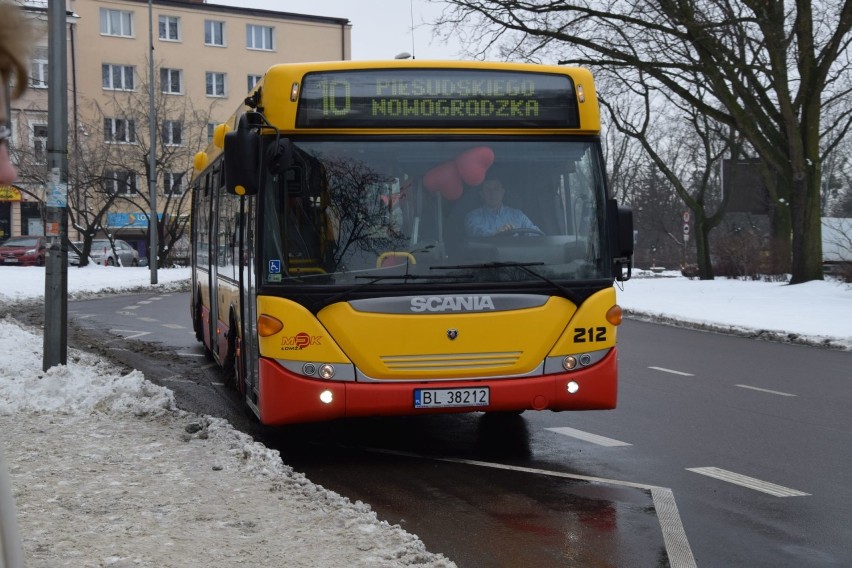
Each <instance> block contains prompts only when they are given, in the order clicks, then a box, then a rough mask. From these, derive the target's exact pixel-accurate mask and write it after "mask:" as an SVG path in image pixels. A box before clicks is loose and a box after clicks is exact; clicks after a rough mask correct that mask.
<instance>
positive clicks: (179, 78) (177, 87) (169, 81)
mask: <svg viewBox="0 0 852 568" xmlns="http://www.w3.org/2000/svg"><path fill="white" fill-rule="evenodd" d="M160 88H162V90H163V92H164V93H168V94H171V95H180V94H183V71H181V70H180V69H167V68H165V67H161V68H160Z"/></svg>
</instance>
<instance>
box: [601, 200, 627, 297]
mask: <svg viewBox="0 0 852 568" xmlns="http://www.w3.org/2000/svg"><path fill="white" fill-rule="evenodd" d="M606 206H607V218H608V220H609V226H610V235H609V237H610V238H609V242H610V257H611V258H612V271H613V277H614V278H615V279H616V280H618V281H620V282H623V281H625V280H630V276H631V270H632V267H633V210H632V209H630V207H627V206H623V205H622V206H620V207H619V205H618V203H617V202H616V201H615V199H608V200H607V202H606Z"/></svg>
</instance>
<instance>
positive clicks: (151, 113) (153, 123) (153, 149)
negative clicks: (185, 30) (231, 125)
mask: <svg viewBox="0 0 852 568" xmlns="http://www.w3.org/2000/svg"><path fill="white" fill-rule="evenodd" d="M148 55H149V57H150V60H149V62H148V63H149V65H148V124H149V130H148V135H149V137H150V139H151V141H150V143H149V149H148V192H149V194H150V196H149V199H150V201H151V212H150V214H149V215H148V236H149V241H150V244H149V246H148V248H149V250H148V268H149V269H150V270H151V284H156V283H157V265H158V264H159V259H158V257H159V255H158V254H157V252H158V249H159V248H160V244H159V240H158V239H159V230H160V229H159V227H160V224H159V219H158V218H157V111H156V109H155V108H154V10H153V3H152V0H148Z"/></svg>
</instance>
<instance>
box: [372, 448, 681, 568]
mask: <svg viewBox="0 0 852 568" xmlns="http://www.w3.org/2000/svg"><path fill="white" fill-rule="evenodd" d="M363 449H365V450H368V451H371V452H376V453H380V454H389V455H395V456H406V457H411V458H419V459H432V460H436V461H444V462H450V463H460V464H466V465H472V466H477V467H489V468H492V469H503V470H508V471H517V472H521V473H533V474H538V475H547V476H550V477H560V478H563V479H575V480H579V481H588V482H590V483H604V484H609V485H616V486H620V487H634V488H636V489H644V490H646V491H650V493H651V498H652V499H653V501H654V510H655V511H656V512H657V518H658V519H659V521H660V528H661V529H662V531H663V543H664V544H665V546H666V554H667V555H668V557H669V566H670V567H671V568H696V566H697V565H696V563H695V557H694V556H693V555H692V549H691V548H690V546H689V541H688V540H687V538H686V531H685V530H684V528H683V524H682V523H681V521H680V514H679V513H678V510H677V504H676V503H675V499H674V494H673V493H672V491H671V489H668V488H665V487H657V486H655V485H644V484H642V483H633V482H632V481H619V480H617V479H606V478H603V477H590V476H587V475H575V474H573V473H564V472H561V471H550V470H546V469H535V468H530V467H522V466H514V465H506V464H502V463H493V462H483V461H476V460H467V459H462V458H442V457H434V456H424V455H421V454H415V453H411V452H401V451H397V450H385V449H378V448H363Z"/></svg>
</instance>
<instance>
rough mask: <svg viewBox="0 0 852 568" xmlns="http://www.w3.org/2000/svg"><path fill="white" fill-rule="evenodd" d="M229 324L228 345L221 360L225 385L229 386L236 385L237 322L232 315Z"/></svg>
mask: <svg viewBox="0 0 852 568" xmlns="http://www.w3.org/2000/svg"><path fill="white" fill-rule="evenodd" d="M230 322H231V323H230V326H228V347H227V351H226V352H225V358H224V359H223V360H222V370H223V372H224V375H225V385H226V386H229V387H237V386H238V385H237V379H238V377H239V375H238V373H237V324H236V323H235V322H234V316H233V315H232V316H231V318H230Z"/></svg>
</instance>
